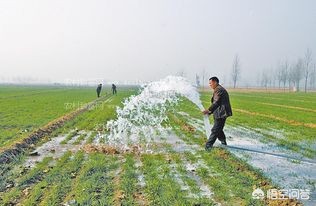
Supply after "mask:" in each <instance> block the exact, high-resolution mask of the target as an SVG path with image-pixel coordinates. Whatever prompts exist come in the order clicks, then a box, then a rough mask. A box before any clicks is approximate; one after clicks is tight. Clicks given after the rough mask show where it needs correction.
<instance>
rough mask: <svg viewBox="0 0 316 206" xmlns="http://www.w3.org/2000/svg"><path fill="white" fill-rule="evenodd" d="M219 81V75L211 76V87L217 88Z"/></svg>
mask: <svg viewBox="0 0 316 206" xmlns="http://www.w3.org/2000/svg"><path fill="white" fill-rule="evenodd" d="M218 83H219V80H218V78H217V77H211V78H210V79H209V85H210V87H211V88H212V89H215V88H216V87H217V85H218Z"/></svg>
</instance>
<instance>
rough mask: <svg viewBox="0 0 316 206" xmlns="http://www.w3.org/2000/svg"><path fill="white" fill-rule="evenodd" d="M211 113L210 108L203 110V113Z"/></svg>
mask: <svg viewBox="0 0 316 206" xmlns="http://www.w3.org/2000/svg"><path fill="white" fill-rule="evenodd" d="M209 113H210V110H208V109H206V110H204V111H202V114H209Z"/></svg>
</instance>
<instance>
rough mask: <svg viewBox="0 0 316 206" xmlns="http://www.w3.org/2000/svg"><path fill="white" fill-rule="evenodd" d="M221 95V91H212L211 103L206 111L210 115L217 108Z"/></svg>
mask: <svg viewBox="0 0 316 206" xmlns="http://www.w3.org/2000/svg"><path fill="white" fill-rule="evenodd" d="M222 94H223V91H221V90H217V91H214V99H213V103H212V105H211V106H210V107H209V108H208V110H209V111H210V114H212V113H213V112H214V111H215V110H216V109H217V108H218V107H219V105H220V101H221V97H222Z"/></svg>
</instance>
